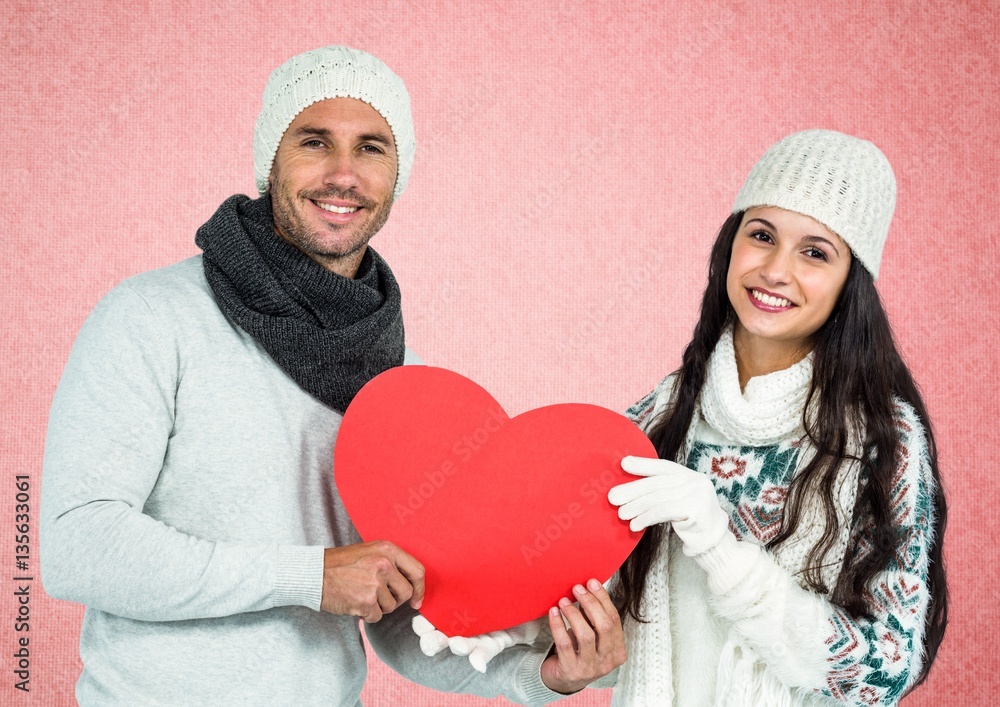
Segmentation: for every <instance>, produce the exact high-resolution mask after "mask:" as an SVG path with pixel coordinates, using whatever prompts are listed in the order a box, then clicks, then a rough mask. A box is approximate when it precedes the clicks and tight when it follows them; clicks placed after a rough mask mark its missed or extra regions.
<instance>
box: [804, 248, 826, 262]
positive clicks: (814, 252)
mask: <svg viewBox="0 0 1000 707" xmlns="http://www.w3.org/2000/svg"><path fill="white" fill-rule="evenodd" d="M805 253H806V255H807V256H809V257H810V258H813V259H815V260H822V261H823V262H826V261H827V260H829V258H827V257H826V253H824V252H823V251H821V250H820V249H819V248H806V251H805Z"/></svg>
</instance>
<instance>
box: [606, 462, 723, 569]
mask: <svg viewBox="0 0 1000 707" xmlns="http://www.w3.org/2000/svg"><path fill="white" fill-rule="evenodd" d="M622 469H624V470H625V471H627V472H628V473H630V474H635V475H636V476H644V477H646V478H644V479H639V480H638V481H629V482H628V483H624V484H619V485H618V486H615V487H614V488H612V489H611V490H610V491H609V492H608V500H609V501H611V503H612V504H614V505H616V506H618V507H619V508H618V517H619V518H621V519H623V520H628V521H631V522H630V523H629V527H630V528H631V529H632V530H633V531H638V530H642V529H643V528H648V527H649V526H651V525H656V524H657V523H670V524H672V525H673V528H674V532H676V533H677V537H678V538H680V539H681V542H683V543H684V554H686V555H688V556H694V555H700V554H701V553H703V552H705V551H706V550H710V549H712V548H714V547H716V546H717V545H718V544H719V543H721V542H722V540H723V538H724V537H725V536H726V534H727V533H729V516H728V515H727V514H726V512H725V511H724V510H722V508H721V507H720V506H719V500H718V498H717V497H716V495H715V487H714V486H713V485H712V481H711V479H709V478H708V477H707V476H705V475H704V474H699V473H698V472H696V471H692V470H690V469H688V468H687V467H685V466H681V465H680V464H675V463H674V462H671V461H667V460H665V459H648V458H645V457H625V458H624V459H622Z"/></svg>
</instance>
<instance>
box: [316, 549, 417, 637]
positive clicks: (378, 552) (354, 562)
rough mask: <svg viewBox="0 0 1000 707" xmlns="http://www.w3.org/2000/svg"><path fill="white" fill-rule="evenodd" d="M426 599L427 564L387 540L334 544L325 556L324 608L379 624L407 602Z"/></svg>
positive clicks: (322, 604)
mask: <svg viewBox="0 0 1000 707" xmlns="http://www.w3.org/2000/svg"><path fill="white" fill-rule="evenodd" d="M423 599H424V566H423V565H422V564H420V563H419V562H417V560H416V559H415V558H414V557H413V556H412V555H410V554H408V553H406V552H403V551H402V550H400V549H399V548H398V547H396V546H395V545H393V544H392V543H391V542H389V541H387V540H376V541H374V542H370V543H359V544H357V545H346V546H344V547H330V548H327V549H326V552H325V554H324V556H323V598H322V600H321V602H320V608H321V609H322V610H323V611H328V612H330V613H331V614H345V615H347V616H359V617H361V618H362V619H364V620H365V621H366V622H367V623H375V622H376V621H378V620H379V619H381V618H382V615H383V614H388V613H389V612H391V611H393V610H394V609H396V608H397V607H399V606H400V605H401V604H402V603H403V602H405V601H407V600H409V602H410V605H411V606H412V607H413V608H414V609H419V608H420V603H421V602H422V601H423Z"/></svg>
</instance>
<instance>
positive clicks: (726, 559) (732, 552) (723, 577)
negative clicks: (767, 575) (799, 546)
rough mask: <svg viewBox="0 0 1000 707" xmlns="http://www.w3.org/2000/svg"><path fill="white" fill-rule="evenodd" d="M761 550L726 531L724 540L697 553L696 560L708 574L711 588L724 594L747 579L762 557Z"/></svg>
mask: <svg viewBox="0 0 1000 707" xmlns="http://www.w3.org/2000/svg"><path fill="white" fill-rule="evenodd" d="M760 552H761V550H760V546H759V545H755V544H753V543H743V542H740V541H739V540H737V539H736V536H734V535H733V534H732V533H730V532H726V534H725V535H724V536H722V542H720V543H719V544H718V545H716V546H715V547H713V548H712V549H711V550H706V551H705V552H703V553H701V554H700V555H695V556H694V561H695V562H697V563H698V564H699V565H700V566H701V568H702V569H703V570H705V572H706V573H707V574H708V588H709V590H711V592H712V593H713V594H716V595H722V594H726V593H728V592H729V591H730V590H732V589H733V588H734V587H736V586H737V585H738V584H739V583H740V582H742V581H743V580H744V579H746V577H747V575H748V574H750V570H752V569H753V566H754V564H756V562H757V560H758V559H759V558H760Z"/></svg>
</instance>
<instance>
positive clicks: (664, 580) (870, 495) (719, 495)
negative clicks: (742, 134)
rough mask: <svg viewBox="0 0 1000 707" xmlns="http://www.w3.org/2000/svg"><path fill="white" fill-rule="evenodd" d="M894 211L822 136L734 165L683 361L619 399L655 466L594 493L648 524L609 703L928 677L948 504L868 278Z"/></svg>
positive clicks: (854, 693) (792, 700)
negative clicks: (736, 174)
mask: <svg viewBox="0 0 1000 707" xmlns="http://www.w3.org/2000/svg"><path fill="white" fill-rule="evenodd" d="M894 205H895V179H894V177H893V174H892V169H891V168H890V166H889V163H888V161H887V160H886V158H885V156H884V155H883V154H882V153H881V152H880V151H879V150H878V148H876V147H875V146H874V145H872V144H871V143H869V142H866V141H864V140H859V139H857V138H853V137H850V136H847V135H842V134H840V133H836V132H831V131H823V130H811V131H806V132H801V133H797V134H794V135H791V136H789V137H787V138H785V139H784V140H781V141H780V142H778V143H777V144H776V145H774V146H773V147H772V148H771V149H770V150H768V151H767V153H766V154H765V155H764V156H763V158H762V159H761V160H760V162H758V163H757V165H756V166H754V168H753V169H752V170H751V172H750V175H749V177H748V178H747V181H746V184H745V185H744V186H743V188H742V190H741V191H740V193H739V195H738V196H737V198H736V203H735V206H734V208H733V214H732V215H731V216H730V217H729V219H728V220H727V221H726V222H725V224H723V226H722V229H721V230H720V232H719V236H718V238H717V240H716V242H715V245H714V247H713V250H712V256H711V263H710V272H709V281H708V287H707V289H706V291H705V295H704V299H703V301H702V308H701V316H700V319H699V321H698V323H697V326H696V328H695V332H694V337H693V339H692V341H691V343H690V344H688V346H687V348H686V349H685V352H684V357H683V364H682V366H681V368H680V369H679V370H678V371H677V372H675V373H673V374H671V375H670V376H668V377H667V378H666V379H665V380H664V381H663V382H662V383H661V384H660V385H659V386H658V387H657V388H656V389H655V390H654V391H653V392H652V393H650V394H649V395H648V396H647V397H646V398H644V399H643V400H642V401H640V402H639V403H637V404H636V405H635V406H634V407H633V408H631V409H630V410H629V415H630V416H631V417H632V418H633V419H634V420H635V421H636V422H637V423H638V424H639V425H640V426H642V427H643V429H644V430H645V431H646V432H647V434H648V435H649V438H650V439H651V440H652V441H653V443H654V445H655V447H656V449H657V452H658V454H659V457H660V459H639V458H635V457H627V458H626V459H625V460H623V462H622V467H623V468H624V469H625V470H626V471H628V472H630V473H632V474H636V475H638V476H641V477H644V478H640V479H638V480H636V481H632V482H629V483H626V484H622V485H620V486H617V487H615V488H614V489H612V490H611V492H610V493H609V499H610V500H611V502H612V503H613V504H615V505H617V506H619V515H620V517H622V518H624V519H628V520H630V522H631V523H630V524H631V527H632V528H633V529H634V530H639V529H641V528H648V530H647V531H646V534H645V536H644V537H643V539H642V541H641V542H640V544H639V546H638V547H637V548H636V550H635V552H634V553H633V554H632V556H631V557H630V558H629V560H628V561H627V563H626V564H625V566H624V567H623V568H622V569H621V571H620V572H619V575H618V589H619V593H620V597H621V599H622V601H623V606H624V613H625V615H626V617H627V618H626V642H627V648H628V661H627V662H626V664H625V665H624V666H623V667H622V669H621V674H620V675H619V682H618V685H617V687H616V691H615V697H614V703H615V704H628V705H642V706H644V707H645V706H646V705H658V704H677V705H716V704H724V705H740V706H744V705H768V706H773V705H793V704H814V703H815V704H828V703H829V702H830V700H831V699H832V700H835V701H837V702H840V703H847V704H859V705H870V704H895V703H896V702H897V701H898V700H899V699H900V697H901V696H902V695H904V694H905V693H906V692H907V691H908V690H911V689H913V688H914V687H915V686H916V685H918V684H920V682H922V681H923V680H924V679H925V678H926V676H927V671H928V669H929V667H930V665H931V662H932V661H933V659H934V657H935V655H936V653H937V649H938V646H939V644H940V642H941V639H942V636H943V634H944V630H945V626H946V624H947V592H946V586H945V575H944V568H943V566H942V563H941V559H942V553H941V546H942V539H943V534H944V528H945V519H946V515H945V514H946V508H945V503H944V496H943V493H942V491H941V486H940V478H939V470H938V464H937V454H936V448H935V445H934V438H933V434H932V433H931V429H930V424H929V420H928V418H927V413H926V410H925V407H924V404H923V401H922V400H921V397H920V394H919V392H918V390H917V387H916V385H915V384H914V382H913V379H912V377H911V376H910V373H909V371H908V370H907V368H906V365H905V364H904V363H903V361H902V359H901V358H900V356H899V353H898V352H897V350H896V346H895V344H894V342H893V339H892V334H891V331H890V328H889V323H888V320H887V319H886V315H885V312H884V310H883V309H882V306H881V303H880V300H879V296H878V293H877V292H876V290H875V286H874V280H875V278H876V277H877V275H878V270H879V263H880V260H881V254H882V247H883V245H884V243H885V238H886V235H887V233H888V229H889V221H890V219H891V217H892V211H893V208H894ZM667 460H676V461H677V462H680V463H674V461H667Z"/></svg>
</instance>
